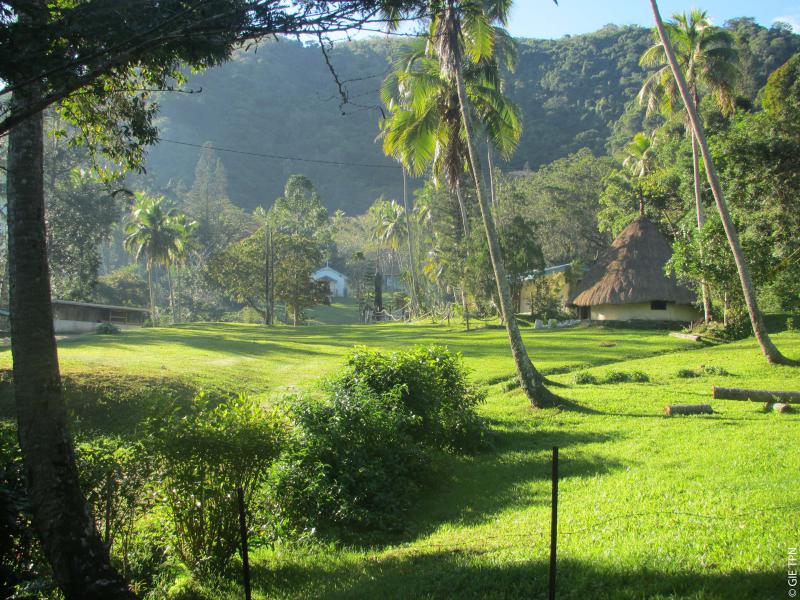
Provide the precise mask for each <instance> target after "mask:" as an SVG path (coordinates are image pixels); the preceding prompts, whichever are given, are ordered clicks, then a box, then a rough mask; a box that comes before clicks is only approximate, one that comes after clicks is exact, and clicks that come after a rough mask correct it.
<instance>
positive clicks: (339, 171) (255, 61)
mask: <svg viewBox="0 0 800 600" xmlns="http://www.w3.org/2000/svg"><path fill="white" fill-rule="evenodd" d="M726 27H728V28H729V29H731V30H733V31H735V32H736V33H737V40H738V44H739V46H740V48H739V52H740V56H741V57H742V65H743V66H744V68H743V77H741V78H740V80H739V84H738V85H739V88H740V89H739V94H740V96H741V97H742V98H743V99H746V100H748V101H752V100H754V99H755V96H756V94H757V92H758V90H759V89H761V88H762V87H763V85H764V84H765V82H766V79H767V76H768V75H769V73H771V72H772V71H773V70H775V69H776V68H777V67H778V66H780V65H781V64H783V63H784V62H785V61H786V60H787V59H788V58H789V57H790V56H791V55H792V54H793V53H795V52H797V51H798V50H800V36H797V35H794V34H792V33H791V31H790V30H789V29H788V27H786V26H783V25H780V24H779V25H776V26H773V27H771V28H764V27H761V26H760V25H758V24H756V23H755V22H754V21H753V20H751V19H745V18H743V19H737V20H734V21H730V22H728V23H727V24H726ZM650 36H651V32H650V30H648V29H645V28H642V27H618V26H614V25H608V26H606V27H604V28H603V29H601V30H599V31H597V32H594V33H591V34H587V35H580V36H566V37H564V38H561V39H558V40H528V39H522V40H518V42H519V43H518V48H517V65H516V69H515V70H514V72H513V73H508V74H506V77H505V79H506V81H507V90H506V91H507V93H508V95H509V97H510V98H511V99H512V100H513V101H514V102H516V103H517V104H518V105H519V107H520V109H521V111H522V120H523V136H522V140H521V141H520V144H519V148H518V149H517V151H516V153H515V154H514V156H513V157H512V159H511V160H510V162H509V163H508V164H507V165H501V166H502V168H503V170H511V171H513V170H520V169H525V168H530V169H536V168H538V167H539V166H541V165H545V164H548V163H550V162H552V161H554V160H556V159H559V158H562V157H565V156H567V155H568V154H570V153H573V152H576V151H577V150H579V149H581V148H584V147H586V148H589V149H590V150H591V151H592V152H593V153H594V154H596V155H599V154H604V153H606V151H607V150H608V148H609V145H610V147H612V148H619V147H621V146H624V144H626V143H627V142H628V141H629V140H630V138H631V136H632V135H633V134H634V133H635V132H637V131H639V130H640V129H641V111H640V110H639V109H638V107H636V108H634V106H633V105H634V98H635V96H636V93H637V92H638V90H639V88H640V87H641V84H642V82H643V80H644V70H643V69H642V68H641V67H640V66H639V62H638V61H639V56H640V55H641V54H642V52H643V51H644V49H645V48H646V47H647V46H648V45H649V44H650V41H651V38H650ZM405 41H406V40H404V39H402V38H400V39H397V38H393V39H390V40H369V41H357V42H350V43H341V44H337V45H336V46H335V47H334V48H333V50H331V51H330V53H329V54H330V59H331V63H332V66H333V68H334V69H335V71H336V73H337V76H338V78H339V80H340V81H341V82H342V84H343V87H344V89H345V90H346V93H347V95H348V99H349V103H348V104H345V105H342V104H341V102H342V100H341V96H340V94H339V92H338V89H337V84H336V81H335V80H334V78H333V76H332V75H331V73H330V71H329V69H328V67H327V65H326V64H325V58H324V56H323V53H322V52H321V50H320V48H319V47H318V46H317V45H315V44H306V45H304V44H303V43H301V42H299V41H295V40H289V39H280V40H278V41H274V42H269V43H265V44H262V45H260V46H259V47H258V48H257V49H253V48H251V49H250V50H249V51H248V52H241V53H240V54H239V55H238V56H237V57H236V59H235V60H234V61H232V62H230V63H228V64H225V65H223V66H221V67H219V68H214V69H211V70H209V71H206V72H204V73H200V74H196V75H192V76H190V77H189V82H188V84H187V86H186V89H191V90H196V91H199V90H202V91H200V93H196V94H190V95H186V94H177V93H172V94H164V95H163V97H162V98H161V99H160V104H161V122H160V126H161V136H162V138H164V139H167V140H176V141H181V142H189V143H193V144H203V143H206V142H208V143H210V144H212V145H213V146H216V147H221V148H230V149H236V150H240V151H244V152H253V153H260V154H272V155H279V156H286V157H301V158H303V159H306V160H308V159H311V160H323V161H332V162H342V163H358V164H359V165H376V166H378V167H379V168H370V167H366V166H342V165H326V164H317V163H314V162H302V161H293V160H280V159H271V158H265V157H258V156H251V155H247V154H235V153H229V152H219V153H218V157H219V158H220V160H221V161H222V164H223V165H224V169H225V171H226V173H227V177H228V194H229V196H230V198H231V200H232V201H233V202H234V203H235V204H236V205H238V206H241V207H242V208H245V209H248V210H251V209H253V208H254V207H256V206H259V205H267V206H269V205H270V204H271V203H272V202H274V200H275V199H276V198H277V197H278V196H280V195H281V192H282V190H283V186H284V183H285V182H286V180H287V178H288V177H289V175H291V174H293V173H304V174H305V175H306V176H307V177H309V179H311V181H313V183H314V185H315V186H316V188H317V189H318V190H319V193H320V196H321V197H322V198H323V199H324V202H325V204H326V206H327V207H328V208H329V209H331V210H336V209H342V210H344V211H345V212H347V213H348V214H357V213H361V212H363V211H365V210H366V209H367V207H368V206H369V205H370V204H371V203H372V202H373V201H374V200H375V198H377V197H378V196H380V195H382V194H383V195H385V196H388V197H398V196H399V195H400V193H401V190H402V178H401V174H400V170H399V169H398V168H396V163H394V162H393V161H391V160H390V159H388V158H386V157H385V156H384V155H383V152H382V151H381V148H380V145H379V144H377V143H375V138H376V136H377V134H378V121H379V119H380V117H381V110H380V107H379V98H378V89H379V87H380V83H381V80H382V79H383V77H384V76H385V75H386V74H387V73H388V72H389V64H388V60H389V58H390V57H391V55H392V53H393V52H395V51H396V49H397V48H398V47H399V46H401V45H402V44H403V43H405ZM199 155H200V149H199V148H195V147H191V146H182V145H176V144H172V143H168V142H162V143H160V144H158V145H157V146H155V147H154V148H153V149H152V150H151V151H150V155H149V160H148V173H149V176H150V177H151V178H152V180H151V181H152V184H153V185H154V187H157V188H161V189H163V190H164V191H166V190H170V189H172V190H179V189H180V188H181V187H182V186H185V187H190V186H191V185H192V181H193V178H194V170H195V165H196V163H197V160H198V157H199Z"/></svg>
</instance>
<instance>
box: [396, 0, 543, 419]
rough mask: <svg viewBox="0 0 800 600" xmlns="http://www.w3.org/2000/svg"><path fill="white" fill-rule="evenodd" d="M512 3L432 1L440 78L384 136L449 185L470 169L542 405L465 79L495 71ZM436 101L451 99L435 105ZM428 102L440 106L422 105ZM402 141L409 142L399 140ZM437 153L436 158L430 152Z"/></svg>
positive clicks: (427, 83) (522, 361)
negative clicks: (428, 165) (490, 198)
mask: <svg viewBox="0 0 800 600" xmlns="http://www.w3.org/2000/svg"><path fill="white" fill-rule="evenodd" d="M510 6H511V2H510V1H509V0H461V1H460V2H457V1H456V0H445V1H444V2H439V1H437V2H431V5H430V7H429V9H430V15H431V17H430V26H429V32H428V36H427V43H426V47H425V59H424V60H428V61H431V62H429V63H428V65H429V66H431V65H432V64H436V63H438V77H436V76H434V75H435V74H433V73H429V71H430V68H428V69H424V70H423V75H422V82H421V88H422V90H423V91H422V92H420V93H419V94H415V96H414V97H412V99H411V100H410V101H408V100H407V101H406V102H405V103H404V104H403V103H401V107H402V108H401V109H400V110H401V111H402V112H400V114H399V116H398V117H397V122H395V123H391V124H390V125H389V127H394V128H395V131H391V132H388V133H387V136H386V140H385V142H384V149H385V150H388V152H387V153H389V154H391V155H394V156H397V157H398V158H399V159H400V160H402V161H403V162H404V163H406V162H408V163H409V164H411V165H412V166H413V167H416V168H419V165H420V164H425V163H427V162H428V161H431V160H432V162H433V171H434V174H436V173H437V172H440V173H446V174H447V175H448V179H449V180H450V181H451V182H452V181H454V180H457V178H458V176H460V175H461V173H463V172H464V171H465V170H466V171H468V172H469V173H470V174H471V176H472V178H473V180H474V183H475V193H476V197H477V201H478V206H479V208H480V213H481V218H482V221H483V226H484V232H485V234H486V240H487V243H488V246H489V256H490V259H491V263H492V268H493V270H494V275H495V281H496V284H497V290H498V297H499V300H500V313H501V317H502V318H503V321H504V323H505V325H506V330H507V332H508V336H509V341H510V344H511V351H512V354H513V356H514V362H515V364H516V367H517V374H518V376H519V381H520V385H521V387H522V389H523V390H524V391H525V393H526V395H527V396H528V398H529V399H530V401H531V403H532V404H533V405H534V406H539V405H541V404H542V403H543V402H546V401H549V400H551V399H552V398H553V395H552V394H551V392H549V391H548V390H547V388H546V387H545V386H544V378H543V377H542V376H541V375H540V373H539V372H538V371H537V370H536V369H535V368H534V366H533V363H532V362H531V360H530V357H529V356H528V353H527V351H526V349H525V345H524V343H523V341H522V336H521V334H520V331H519V327H518V325H517V322H516V317H515V314H514V308H513V304H512V301H511V289H510V286H509V282H508V277H507V274H506V270H505V264H504V262H503V255H502V251H501V249H500V242H499V239H498V235H497V228H496V226H495V222H494V216H493V214H492V212H491V207H490V206H489V204H488V202H487V201H486V196H485V193H484V188H483V176H482V169H481V163H480V158H479V156H478V153H477V150H476V144H475V135H476V133H477V129H476V127H475V123H476V122H478V120H479V116H482V115H481V111H480V108H477V110H476V107H478V103H477V102H476V101H475V97H474V96H473V95H471V94H469V91H468V82H469V80H468V79H467V77H466V76H465V73H466V72H467V71H468V70H469V69H476V70H482V71H483V72H484V73H487V72H488V71H490V70H491V68H487V65H491V64H492V62H493V60H492V59H493V57H494V56H495V54H494V50H495V45H496V42H497V40H498V39H499V36H498V35H497V33H498V31H499V30H500V26H503V25H505V24H506V21H507V17H508V12H509V10H510ZM421 60H422V59H421ZM434 61H435V62H434ZM485 79H488V77H487V78H485ZM440 82H444V84H445V88H444V90H445V91H446V92H449V94H443V95H440V94H437V93H436V92H437V91H439V90H441V83H440ZM483 88H484V89H486V90H487V91H488V90H489V89H490V90H491V92H492V95H493V98H499V97H502V93H501V92H500V88H499V86H483ZM434 98H436V99H437V100H439V99H441V100H446V101H445V102H441V103H439V102H435V103H434V102H432V99H434ZM431 104H433V106H434V107H436V108H437V109H438V110H435V111H434V110H430V111H422V110H420V108H421V107H424V106H430V105H431ZM489 106H491V104H489ZM499 107H500V106H499V104H495V105H494V106H493V108H495V109H497V108H499ZM507 107H508V105H507V104H506V105H505V107H504V108H503V109H501V110H500V111H499V114H498V116H499V118H500V121H501V122H509V120H510V118H511V115H512V111H511V110H509V109H507ZM390 109H391V106H390ZM484 122H485V121H484ZM390 134H391V135H392V136H395V135H396V137H397V138H398V143H397V144H393V143H392V139H391V137H390ZM404 140H405V142H406V143H405V144H401V143H400V142H402V141H404ZM387 142H388V143H389V146H388V147H387ZM432 151H433V153H434V155H433V156H430V154H431V152H432ZM420 158H422V159H424V160H420Z"/></svg>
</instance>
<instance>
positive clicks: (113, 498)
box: [76, 437, 163, 580]
mask: <svg viewBox="0 0 800 600" xmlns="http://www.w3.org/2000/svg"><path fill="white" fill-rule="evenodd" d="M76 456H77V465H78V473H79V475H80V480H81V487H82V488H83V491H84V493H85V494H86V499H87V501H88V502H89V505H90V506H91V509H92V514H93V515H94V517H95V521H96V522H97V529H98V531H99V532H100V535H101V536H102V537H103V541H104V542H105V543H106V545H107V546H108V547H109V548H110V549H111V554H112V556H113V557H114V558H118V559H119V561H120V563H121V570H122V574H123V576H124V577H125V578H126V579H134V580H141V579H147V580H149V579H150V577H151V576H152V574H153V571H154V570H155V568H157V566H158V564H159V563H160V562H161V559H163V553H161V554H162V555H161V556H160V557H153V556H152V554H153V552H150V553H149V554H150V557H149V560H147V561H144V562H145V563H146V564H144V565H143V564H142V561H141V551H140V549H139V548H138V547H137V551H136V552H135V554H136V556H137V558H138V560H135V561H134V563H135V564H134V565H133V568H131V567H132V565H131V556H132V553H134V552H133V548H134V545H136V546H139V545H140V544H138V541H137V540H136V535H137V532H136V529H135V525H136V521H137V520H138V519H139V517H141V516H142V515H143V514H144V513H145V511H146V510H147V509H148V508H149V507H150V505H151V504H152V502H151V500H152V493H151V492H152V490H151V487H150V481H151V478H152V474H153V469H152V465H151V461H150V459H149V457H148V456H147V453H146V452H145V450H144V448H143V446H142V444H141V443H139V442H128V441H126V440H123V439H122V438H118V437H98V438H94V439H92V440H87V441H82V442H80V443H79V444H77V446H76Z"/></svg>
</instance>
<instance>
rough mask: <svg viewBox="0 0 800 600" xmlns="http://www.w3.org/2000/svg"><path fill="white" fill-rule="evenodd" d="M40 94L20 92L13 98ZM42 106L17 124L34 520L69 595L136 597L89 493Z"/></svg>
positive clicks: (21, 416) (23, 373)
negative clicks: (49, 224)
mask: <svg viewBox="0 0 800 600" xmlns="http://www.w3.org/2000/svg"><path fill="white" fill-rule="evenodd" d="M38 95H39V90H38V86H36V85H26V86H25V87H22V88H20V89H19V90H18V91H15V92H14V95H13V98H12V107H14V108H21V107H24V106H26V105H28V104H30V103H31V102H32V101H34V100H35V99H36V98H37V97H38ZM42 166H43V144H42V114H41V113H38V114H36V115H34V116H32V117H29V118H28V119H27V120H26V121H23V122H22V123H21V124H19V125H17V126H16V127H14V128H13V129H12V130H11V131H10V133H9V143H8V164H7V169H8V170H7V199H8V215H7V217H8V258H9V279H10V285H9V287H10V290H9V306H10V313H11V316H10V322H11V354H12V359H13V374H14V399H15V403H16V411H17V424H18V435H19V444H20V447H21V449H22V456H23V461H24V465H25V473H26V481H27V490H28V497H29V500H30V505H31V509H32V512H33V523H34V526H35V528H36V532H37V534H38V536H39V539H40V540H41V543H42V548H43V550H44V553H45V556H46V557H47V560H48V561H49V563H50V565H51V566H52V569H53V576H54V578H55V580H56V582H57V583H58V585H59V587H60V588H61V590H62V591H63V593H64V596H65V597H66V598H67V599H68V600H72V599H78V598H81V599H89V600H91V599H94V598H97V599H107V598H112V599H113V598H134V597H135V596H134V595H133V594H132V593H131V592H130V591H129V590H128V587H127V586H126V585H125V582H124V581H123V580H122V578H121V577H120V576H119V575H118V574H117V572H116V571H115V570H114V569H113V568H112V567H111V564H110V562H109V557H108V551H107V549H106V548H105V546H104V545H103V543H102V541H101V539H100V536H99V534H98V532H97V529H96V526H95V522H94V519H93V518H92V515H91V514H90V512H89V508H88V505H87V503H86V500H85V499H84V496H83V493H82V492H81V488H80V482H79V480H78V472H77V469H76V467H75V454H74V448H73V445H72V439H71V437H70V433H69V429H68V426H67V411H66V408H65V405H64V396H63V391H62V387H61V377H60V374H59V367H58V354H57V349H56V341H55V335H54V329H53V309H52V305H51V298H50V276H49V271H48V264H47V243H46V239H47V238H46V233H45V219H44V185H43V171H42Z"/></svg>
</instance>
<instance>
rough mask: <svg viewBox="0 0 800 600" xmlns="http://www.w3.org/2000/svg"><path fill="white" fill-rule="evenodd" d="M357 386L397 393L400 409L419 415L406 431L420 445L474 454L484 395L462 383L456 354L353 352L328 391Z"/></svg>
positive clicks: (433, 349)
mask: <svg viewBox="0 0 800 600" xmlns="http://www.w3.org/2000/svg"><path fill="white" fill-rule="evenodd" d="M361 385H363V386H366V387H367V388H368V389H370V390H372V391H373V392H375V393H376V394H377V395H379V396H380V395H382V394H385V393H388V392H394V391H395V390H399V398H400V401H401V402H402V404H403V405H404V406H405V408H406V409H407V410H408V411H409V412H410V414H412V415H418V416H419V421H418V422H417V423H415V424H414V425H413V426H412V429H411V431H410V433H411V435H412V436H413V437H414V438H415V439H416V440H417V441H419V442H422V443H426V444H430V445H431V446H433V447H437V448H442V449H445V450H454V451H469V450H475V449H477V448H479V447H480V446H482V445H483V444H484V442H485V435H486V425H485V423H484V421H483V419H481V418H480V417H479V416H478V415H477V413H476V412H475V407H476V406H477V405H478V404H480V403H481V402H483V400H484V399H485V398H486V394H485V393H484V392H483V391H481V390H479V389H478V388H477V387H476V386H475V385H473V384H471V383H470V382H469V381H468V380H467V371H466V369H465V367H464V365H463V362H462V360H461V356H460V355H459V354H451V353H450V352H449V351H448V350H447V348H444V347H442V346H430V347H428V348H422V347H417V348H414V349H412V350H408V351H405V352H394V353H391V354H387V353H382V352H376V351H374V350H368V349H367V348H363V347H362V348H357V349H356V350H355V351H353V353H352V354H351V355H350V357H349V358H348V360H347V363H346V366H345V368H344V370H343V372H342V373H341V374H340V375H339V376H337V377H336V378H334V379H333V380H331V381H330V382H329V387H330V390H331V392H332V393H333V394H334V395H337V394H347V393H349V392H350V391H352V390H353V389H354V388H355V387H357V386H361Z"/></svg>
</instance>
